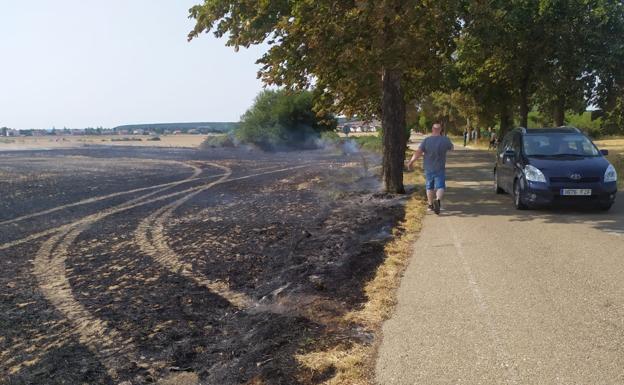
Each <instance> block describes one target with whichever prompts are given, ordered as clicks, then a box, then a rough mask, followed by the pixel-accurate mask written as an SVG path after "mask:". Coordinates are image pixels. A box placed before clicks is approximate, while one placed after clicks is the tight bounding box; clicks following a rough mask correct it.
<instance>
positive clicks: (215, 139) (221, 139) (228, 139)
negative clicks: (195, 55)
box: [200, 134, 236, 148]
mask: <svg viewBox="0 0 624 385" xmlns="http://www.w3.org/2000/svg"><path fill="white" fill-rule="evenodd" d="M235 146H236V144H235V140H234V138H233V137H232V135H230V134H223V135H210V136H208V137H207V138H206V139H204V141H203V142H202V144H201V145H200V148H216V147H235Z"/></svg>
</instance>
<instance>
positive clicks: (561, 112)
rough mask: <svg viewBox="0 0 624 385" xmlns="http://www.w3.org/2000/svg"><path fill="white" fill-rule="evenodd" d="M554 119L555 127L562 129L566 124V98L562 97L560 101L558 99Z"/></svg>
mask: <svg viewBox="0 0 624 385" xmlns="http://www.w3.org/2000/svg"><path fill="white" fill-rule="evenodd" d="M553 118H554V120H555V127H560V126H563V125H564V124H565V97H564V96H560V97H559V99H557V102H556V104H555V111H554V116H553Z"/></svg>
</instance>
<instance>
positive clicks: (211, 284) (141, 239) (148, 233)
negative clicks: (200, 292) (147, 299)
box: [134, 165, 307, 309]
mask: <svg viewBox="0 0 624 385" xmlns="http://www.w3.org/2000/svg"><path fill="white" fill-rule="evenodd" d="M303 167H307V165H303V166H294V167H288V168H283V169H279V170H273V171H268V172H261V173H255V174H251V175H246V176H242V177H238V178H232V179H228V177H223V178H222V179H220V180H218V181H215V182H214V183H211V184H209V185H206V186H205V187H204V188H201V189H198V190H197V191H194V192H192V193H189V194H188V195H185V196H183V197H181V198H180V199H177V200H175V201H173V202H171V203H170V204H168V205H166V206H163V207H161V208H160V209H158V210H156V211H155V212H154V213H152V214H151V215H149V216H148V217H146V218H145V219H144V220H142V221H141V223H139V225H138V227H137V229H136V231H135V233H134V237H135V240H136V243H137V244H138V245H139V247H140V248H141V251H142V252H143V253H145V254H147V255H149V256H150V257H151V258H152V259H153V260H154V261H156V262H158V263H159V264H161V265H162V266H164V267H165V268H167V269H168V270H170V271H172V272H174V273H176V274H180V275H182V276H183V277H185V278H187V279H189V280H191V281H193V282H195V283H196V284H198V285H200V286H203V287H205V288H207V289H208V290H210V291H211V292H213V293H215V294H218V295H220V296H221V297H223V298H225V299H227V300H228V301H229V302H230V303H231V304H232V305H234V306H236V307H238V308H239V309H244V308H248V307H251V306H255V305H257V301H255V300H254V299H252V298H250V297H249V296H247V295H246V294H244V293H241V292H237V291H234V290H232V289H231V288H230V287H229V285H228V284H227V283H225V282H222V281H216V280H211V279H209V278H208V277H206V276H205V275H203V274H201V273H198V272H195V271H193V266H192V265H191V264H190V263H187V262H184V261H183V260H182V258H181V257H180V255H179V254H178V253H176V252H175V251H174V250H173V249H172V248H171V247H170V246H169V244H168V243H167V239H166V235H165V223H166V222H167V221H169V219H170V218H171V216H172V215H173V213H174V211H175V210H176V209H178V208H179V207H180V206H182V205H183V204H184V203H186V202H187V201H188V200H190V199H191V198H193V197H194V196H196V195H197V194H199V193H201V192H204V191H206V190H208V189H209V188H211V187H213V186H215V185H217V184H224V183H230V182H234V181H239V180H243V179H248V178H253V177H257V176H262V175H266V174H271V173H277V172H283V171H291V170H296V169H299V168H303Z"/></svg>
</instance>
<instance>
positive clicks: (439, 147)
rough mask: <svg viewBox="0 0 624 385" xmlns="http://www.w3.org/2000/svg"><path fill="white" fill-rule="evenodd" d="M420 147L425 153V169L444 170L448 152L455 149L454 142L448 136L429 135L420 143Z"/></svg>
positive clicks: (430, 170)
mask: <svg viewBox="0 0 624 385" xmlns="http://www.w3.org/2000/svg"><path fill="white" fill-rule="evenodd" d="M418 149H419V150H421V151H422V152H423V153H424V161H423V165H424V167H425V171H428V172H438V171H444V168H445V166H446V153H447V152H448V151H450V150H452V149H453V143H451V140H450V139H449V138H447V137H446V136H441V135H440V136H428V137H426V138H425V139H424V140H423V141H422V142H421V143H420V146H418Z"/></svg>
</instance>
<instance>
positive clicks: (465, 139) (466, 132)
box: [464, 128, 468, 147]
mask: <svg viewBox="0 0 624 385" xmlns="http://www.w3.org/2000/svg"><path fill="white" fill-rule="evenodd" d="M467 141H468V129H467V128H464V147H466V142H467Z"/></svg>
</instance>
